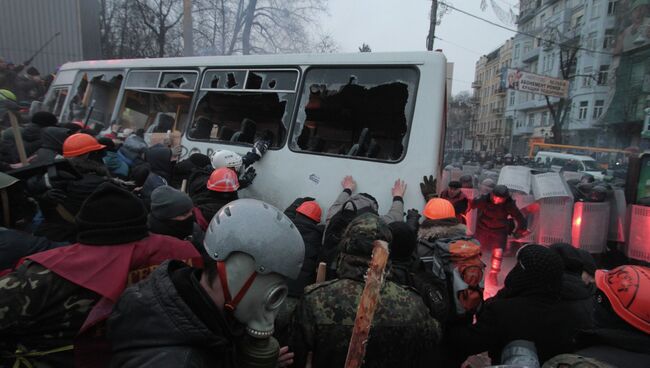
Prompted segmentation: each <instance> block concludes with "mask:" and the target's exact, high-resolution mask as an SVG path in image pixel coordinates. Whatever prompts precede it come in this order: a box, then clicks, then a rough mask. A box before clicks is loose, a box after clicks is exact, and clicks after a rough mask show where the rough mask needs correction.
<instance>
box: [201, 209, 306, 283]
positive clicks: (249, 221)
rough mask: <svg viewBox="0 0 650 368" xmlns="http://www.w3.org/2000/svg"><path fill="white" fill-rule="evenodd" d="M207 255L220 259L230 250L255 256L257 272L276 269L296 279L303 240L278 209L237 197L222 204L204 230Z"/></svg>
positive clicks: (299, 266)
mask: <svg viewBox="0 0 650 368" xmlns="http://www.w3.org/2000/svg"><path fill="white" fill-rule="evenodd" d="M203 246H204V247H205V250H206V252H208V255H209V256H210V257H211V258H212V259H214V260H216V261H224V260H225V259H226V258H228V256H230V254H231V253H233V252H242V253H245V254H248V255H250V256H251V257H253V259H254V260H255V268H256V270H257V272H258V273H260V274H269V273H271V272H275V273H278V274H280V275H283V276H285V277H288V278H291V279H296V278H297V277H298V274H299V272H300V268H301V267H302V262H303V260H304V257H305V244H304V242H303V240H302V236H301V235H300V233H299V232H298V229H296V227H295V225H294V224H293V223H292V222H291V220H289V218H288V217H287V216H285V215H284V214H283V213H282V211H280V210H278V209H277V208H275V207H273V206H271V205H270V204H268V203H265V202H262V201H259V200H257V199H238V200H236V201H233V202H230V203H228V204H227V205H225V206H223V207H222V208H221V209H220V210H219V212H217V214H216V215H214V218H212V221H210V226H209V227H208V230H207V232H206V233H205V239H204V241H203Z"/></svg>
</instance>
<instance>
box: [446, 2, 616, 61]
mask: <svg viewBox="0 0 650 368" xmlns="http://www.w3.org/2000/svg"><path fill="white" fill-rule="evenodd" d="M438 4H442V5H444V6H446V7H448V8H449V9H452V10H455V11H457V12H459V13H462V14H465V15H467V16H470V17H472V18H474V19H478V20H480V21H483V22H485V23H488V24H491V25H493V26H495V27H499V28H502V29H505V30H506V31H510V32H514V33H517V34H521V35H524V36H528V37H532V38H537V39H539V40H541V41H544V42H548V43H550V44H554V45H558V46H563V43H562V42H558V41H554V40H550V39H545V38H543V37H540V36H536V35H534V34H532V33H528V32H524V31H518V30H516V29H512V28H510V27H506V26H504V25H501V24H498V23H495V22H493V21H491V20H489V19H485V18H482V17H479V16H478V15H474V14H472V13H469V12H467V11H465V10H462V9H458V8H456V7H455V6H453V5H449V4H447V3H445V2H443V1H438ZM570 48H572V49H576V50H583V51H587V52H593V53H597V54H603V55H609V56H611V55H613V54H612V53H611V52H606V51H599V50H592V49H589V48H586V47H582V46H570Z"/></svg>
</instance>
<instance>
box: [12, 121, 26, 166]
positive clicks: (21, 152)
mask: <svg viewBox="0 0 650 368" xmlns="http://www.w3.org/2000/svg"><path fill="white" fill-rule="evenodd" d="M7 112H8V113H9V121H11V128H12V129H13V130H14V139H15V140H16V148H17V149H18V157H19V158H20V163H21V164H23V166H27V165H28V164H29V162H28V161H27V154H26V153H25V143H24V142H23V135H22V133H21V132H20V127H19V126H18V118H17V117H16V113H15V112H13V111H7Z"/></svg>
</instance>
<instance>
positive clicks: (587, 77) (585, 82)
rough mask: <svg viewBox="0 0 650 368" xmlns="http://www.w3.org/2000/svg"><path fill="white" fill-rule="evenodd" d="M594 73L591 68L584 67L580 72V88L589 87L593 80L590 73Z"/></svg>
mask: <svg viewBox="0 0 650 368" xmlns="http://www.w3.org/2000/svg"><path fill="white" fill-rule="evenodd" d="M593 72H594V67H592V66H586V67H584V68H583V70H582V74H583V77H582V86H583V87H591V83H592V82H593V80H594V77H593V75H592V73H593Z"/></svg>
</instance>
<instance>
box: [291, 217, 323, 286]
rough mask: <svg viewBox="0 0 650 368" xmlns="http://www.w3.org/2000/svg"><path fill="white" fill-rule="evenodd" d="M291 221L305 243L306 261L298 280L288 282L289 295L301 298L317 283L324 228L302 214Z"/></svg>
mask: <svg viewBox="0 0 650 368" xmlns="http://www.w3.org/2000/svg"><path fill="white" fill-rule="evenodd" d="M291 220H292V221H293V223H294V224H295V225H296V228H297V229H298V231H299V232H300V235H301V236H302V240H303V241H304V242H305V260H304V261H303V263H302V268H301V269H300V274H299V275H298V278H297V279H296V280H288V284H289V295H291V296H295V297H300V296H301V295H302V294H303V292H304V288H305V286H307V285H311V284H313V283H314V282H316V268H317V267H318V254H319V252H320V248H321V239H323V227H322V226H320V225H319V224H318V223H316V221H314V220H312V219H310V218H308V217H307V216H304V215H302V214H300V213H297V214H296V216H295V217H294V218H292V219H291Z"/></svg>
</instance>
